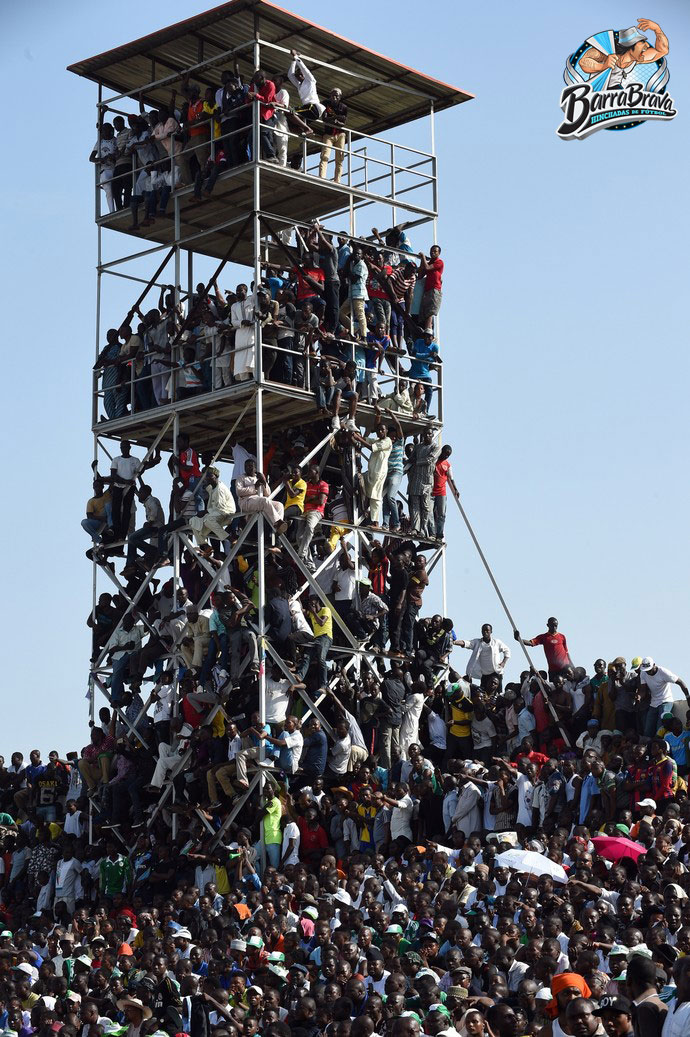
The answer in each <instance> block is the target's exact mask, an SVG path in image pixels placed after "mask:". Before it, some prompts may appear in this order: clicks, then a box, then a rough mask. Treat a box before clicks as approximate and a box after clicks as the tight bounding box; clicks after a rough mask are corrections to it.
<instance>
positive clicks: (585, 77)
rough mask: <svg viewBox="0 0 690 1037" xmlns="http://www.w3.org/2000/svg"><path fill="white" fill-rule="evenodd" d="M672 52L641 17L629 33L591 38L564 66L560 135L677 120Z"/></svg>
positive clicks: (607, 33)
mask: <svg viewBox="0 0 690 1037" xmlns="http://www.w3.org/2000/svg"><path fill="white" fill-rule="evenodd" d="M650 33H653V34H654V43H651V42H650V39H649V35H648V34H650ZM667 54H668V38H667V36H666V33H664V32H663V31H662V29H661V28H660V27H659V26H658V25H657V23H656V22H652V21H650V20H649V18H640V19H638V22H637V26H636V27H635V26H632V27H631V28H630V29H621V30H620V31H619V30H616V29H607V30H605V31H604V32H598V33H596V35H594V36H590V37H589V39H587V40H585V42H584V43H583V44H582V45H581V46H580V47H578V49H577V50H576V51H575V52H574V53H573V54H571V55H570V57H569V58H568V60H567V61H566V63H565V72H564V73H563V78H564V80H565V84H566V85H565V87H564V88H563V90H562V91H561V108H562V109H563V115H564V118H563V122H562V123H561V125H560V126H559V127H558V130H557V133H558V136H559V137H561V138H562V139H563V140H582V139H583V138H584V137H589V135H590V134H592V133H596V131H597V130H629V129H632V127H633V126H639V125H640V124H641V123H643V122H648V121H650V120H651V121H653V122H663V121H665V120H668V119H673V117H674V116H675V114H676V108H675V105H674V103H673V98H672V97H671V96H670V94H668V93H667V91H666V87H667V85H668V80H669V73H668V63H667V61H666V55H667Z"/></svg>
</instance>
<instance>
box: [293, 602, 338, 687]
mask: <svg viewBox="0 0 690 1037" xmlns="http://www.w3.org/2000/svg"><path fill="white" fill-rule="evenodd" d="M304 614H305V615H306V617H307V619H308V620H309V622H310V623H311V628H312V630H313V631H314V641H313V642H312V644H311V645H309V646H308V647H307V650H306V651H305V653H304V658H303V659H302V662H301V663H300V667H299V669H298V671H297V674H296V676H297V680H298V681H303V680H304V678H305V677H306V675H307V670H308V669H309V666H310V664H311V662H312V661H314V662H316V665H317V666H318V677H319V687H320V688H325V687H327V686H328V669H327V667H326V659H327V657H328V653H329V651H330V647H331V645H332V644H333V613H332V612H331V610H330V608H329V607H328V605H322V604H321V599H320V598H319V596H318V595H317V594H310V595H309V600H308V603H307V605H306V607H305V609H304Z"/></svg>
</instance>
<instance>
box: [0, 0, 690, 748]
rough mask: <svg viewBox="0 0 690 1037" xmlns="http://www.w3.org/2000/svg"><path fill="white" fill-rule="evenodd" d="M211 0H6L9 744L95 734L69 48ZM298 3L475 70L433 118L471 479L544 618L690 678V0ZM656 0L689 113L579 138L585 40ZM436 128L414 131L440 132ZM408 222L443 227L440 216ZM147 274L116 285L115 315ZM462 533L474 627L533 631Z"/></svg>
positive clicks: (109, 39) (577, 636)
mask: <svg viewBox="0 0 690 1037" xmlns="http://www.w3.org/2000/svg"><path fill="white" fill-rule="evenodd" d="M205 6H206V5H204V4H201V3H190V2H187V3H184V4H183V3H182V2H180V0H169V2H168V3H167V4H165V5H162V4H160V5H153V4H140V3H134V2H132V0H122V2H121V3H120V4H118V6H117V10H116V14H115V15H114V16H113V17H110V16H105V13H104V10H103V9H102V8H100V7H98V6H94V5H93V4H87V3H85V2H82V0H72V2H71V3H69V4H52V3H48V2H43V0H34V2H33V3H31V4H24V5H15V6H14V7H13V8H12V9H11V10H9V9H8V10H7V11H5V14H4V19H3V21H4V30H5V31H4V33H3V38H2V41H1V42H0V55H1V57H2V73H0V74H1V75H2V77H3V79H4V80H5V82H4V83H3V86H4V96H5V98H6V104H5V110H4V118H5V123H6V131H5V135H4V140H5V148H6V151H5V154H6V157H5V162H4V163H3V169H2V176H3V180H4V185H3V190H2V193H1V195H0V206H1V207H2V217H3V221H2V222H3V230H4V239H5V243H6V244H5V249H4V250H3V254H2V258H1V260H0V262H2V266H3V270H2V284H3V287H4V288H5V290H6V291H7V296H6V301H5V313H6V316H9V320H6V331H5V339H6V345H5V350H6V356H7V361H6V366H5V377H4V379H3V380H2V392H3V416H4V419H5V429H6V432H5V436H6V449H7V451H8V458H9V459H10V460H9V461H8V464H7V466H6V469H5V472H6V475H5V479H6V487H7V489H6V496H5V500H6V503H5V507H4V508H3V510H2V516H1V521H2V524H3V531H2V546H3V564H2V574H3V577H4V580H3V583H4V586H3V591H4V593H3V606H4V610H5V612H6V618H5V623H4V629H5V631H6V640H5V647H4V652H3V675H4V678H5V679H4V684H5V694H6V698H5V702H6V704H7V708H6V713H5V716H4V717H3V721H4V722H3V737H2V744H1V745H0V752H2V753H4V754H5V756H6V757H9V754H10V752H11V751H12V750H14V749H15V748H20V749H23V750H24V751H25V752H26V751H28V749H30V748H31V747H32V746H33V745H34V744H36V745H37V746H39V747H40V748H41V749H42V750H43V751H44V752H47V750H48V749H50V748H52V747H53V746H55V747H57V748H59V749H60V750H64V751H68V750H70V749H79V748H80V747H81V746H82V745H83V744H84V743H85V742H86V740H87V726H86V724H87V719H88V718H87V714H86V703H85V700H84V695H85V691H86V682H87V672H88V655H89V641H88V637H87V634H86V628H85V625H84V620H85V618H86V616H87V614H88V612H89V609H90V596H91V569H90V566H89V564H88V563H87V561H86V560H85V558H84V550H85V548H86V547H87V546H88V542H87V539H86V537H85V535H84V533H83V531H82V530H81V528H80V526H79V522H80V519H81V518H82V516H83V509H84V504H85V501H86V499H87V497H88V496H89V492H90V479H89V475H90V472H89V464H90V460H91V456H92V437H91V433H90V427H89V426H90V414H91V410H90V408H91V403H90V398H89V392H90V367H91V364H92V362H93V355H94V321H95V273H94V264H95V247H96V232H95V228H94V224H93V189H92V172H91V168H90V166H89V164H88V162H87V157H88V154H89V151H90V149H91V147H92V145H93V140H94V137H95V108H94V103H95V87H94V86H93V85H92V84H90V83H88V82H86V81H82V80H79V79H78V78H77V77H75V76H73V75H71V74H68V73H67V72H65V66H66V65H68V64H69V63H71V62H72V61H75V60H77V59H80V58H84V57H86V56H89V55H91V54H96V53H99V52H101V51H104V50H107V49H109V48H110V47H113V46H116V45H117V44H119V43H124V42H126V41H128V40H130V39H134V38H136V37H138V36H141V35H144V34H145V33H147V32H150V31H153V30H154V29H156V28H159V27H162V26H163V25H166V24H170V23H172V22H174V21H177V20H179V19H181V18H184V17H187V16H189V15H192V14H194V13H195V12H198V11H201V10H204V9H205ZM288 7H289V8H290V9H291V10H293V11H295V12H296V13H299V14H302V15H304V16H305V17H308V18H313V19H314V20H315V21H317V22H320V23H322V24H326V25H328V26H329V27H330V28H332V29H334V30H335V31H337V32H340V33H342V34H343V35H346V36H349V37H351V38H353V39H355V40H357V41H360V42H362V43H363V44H365V45H367V46H370V47H372V48H373V49H375V50H379V51H382V52H384V53H388V54H390V55H392V56H394V57H396V58H397V59H398V60H400V61H403V62H404V63H406V64H410V65H412V66H414V67H416V68H418V69H421V70H423V71H426V72H428V73H430V74H432V75H436V76H437V77H438V78H440V79H442V80H445V81H446V82H450V83H454V84H457V85H459V86H461V87H463V88H465V89H467V90H469V91H471V92H473V93H474V94H476V99H475V100H473V101H471V102H469V103H468V104H465V105H462V106H461V107H460V108H457V109H454V110H452V111H450V112H446V113H443V114H441V115H440V116H439V118H438V120H437V151H438V155H439V175H440V181H441V191H440V207H441V222H440V229H439V240H440V242H441V244H442V245H443V253H444V259H445V262H446V277H445V303H444V310H443V313H442V321H443V324H442V329H443V342H442V349H443V355H444V358H445V361H446V363H445V368H444V376H445V381H446V386H447V389H446V414H447V416H448V421H447V427H446V433H445V438H446V440H447V441H448V442H450V443H452V445H453V448H454V454H453V462H454V469H455V475H456V480H457V482H458V484H459V486H460V488H461V492H462V495H463V498H464V501H465V505H466V507H467V509H468V511H469V513H470V516H471V518H472V520H473V522H474V524H475V527H476V529H477V532H478V535H479V538H480V540H481V542H482V544H483V546H484V549H485V551H486V553H487V555H488V557H489V559H490V561H491V563H492V565H493V566H494V569H495V571H496V574H497V577H498V580H499V583H500V584H501V586H502V589H503V591H504V594H505V596H506V598H507V599H508V602H509V604H510V606H511V609H512V611H513V613H514V614H515V616H516V619H517V621H518V623H519V625H520V628H521V630H522V631H523V632H524V634H525V636H533V635H535V634H537V633H539V632H541V631H542V630H543V629H545V620H546V617H547V616H549V615H552V614H555V615H557V616H558V617H559V619H560V622H561V630H562V631H563V632H564V633H565V634H566V635H567V637H568V641H569V644H570V647H571V653H572V655H573V658H574V659H575V661H576V662H578V663H581V664H582V665H585V666H587V667H588V668H590V670H591V664H592V662H593V660H594V659H595V658H596V657H597V656H600V655H601V656H604V657H606V658H608V659H612V658H613V657H615V656H617V655H624V656H625V657H626V658H627V659H628V660H630V659H631V657H632V656H633V655H637V654H647V653H648V654H651V655H653V656H654V658H655V659H657V661H659V662H660V663H662V664H663V665H666V666H668V667H670V668H671V669H674V670H675V671H676V672H677V673H679V674H680V675H681V676H684V678H685V680H686V681H687V680H688V679H689V678H690V648H689V647H688V641H687V638H686V628H687V623H688V617H689V615H690V610H689V609H688V605H689V601H688V597H689V592H688V546H687V545H688V537H687V513H688V507H689V506H690V496H689V493H688V479H687V444H688V436H687V430H686V410H687V408H686V394H687V386H688V360H687V355H688V354H687V323H688V322H687V283H688V264H687V242H688V239H689V238H690V233H689V232H690V226H689V224H690V215H689V210H688V205H687V184H688V182H689V180H690V169H689V145H688V140H689V139H690V138H689V137H688V132H687V119H688V115H689V113H690V90H689V89H688V86H689V78H690V70H689V69H688V64H687V55H688V53H690V46H689V45H690V12H689V11H688V9H687V7H686V6H685V5H682V4H680V3H679V2H677V0H676V2H669V0H657V3H656V4H655V6H654V8H653V9H652V8H650V9H643V8H640V9H638V8H636V7H634V6H632V5H630V4H628V3H619V2H610V3H601V2H597V3H594V2H593V0H588V2H587V0H580V2H579V3H577V4H569V5H566V4H547V3H543V2H542V3H537V2H534V0H525V2H523V3H522V4H515V3H512V2H506V0H494V3H492V4H491V5H486V4H467V3H461V4H451V3H448V2H444V3H436V4H434V5H433V7H431V8H428V10H430V11H432V12H433V18H431V19H429V18H428V17H426V16H425V13H424V9H422V8H420V6H419V4H416V3H412V2H407V0H399V2H398V3H396V4H395V6H394V7H393V6H391V5H388V4H386V5H380V6H379V7H372V5H371V4H370V3H368V2H365V0H350V3H348V4H347V5H327V6H325V7H324V5H323V4H317V3H315V2H313V0H308V2H307V0H304V2H298V0H294V2H292V3H291V4H288ZM393 13H394V15H395V17H392V14H393ZM640 16H644V17H647V18H651V19H654V20H655V21H657V22H659V23H660V24H661V26H662V28H663V29H664V31H665V32H666V33H667V35H668V37H669V41H670V53H669V67H670V71H671V82H670V87H669V89H670V92H671V94H672V96H673V97H674V98H675V101H676V105H677V107H678V111H679V114H678V116H677V118H676V119H675V121H674V122H672V123H669V124H667V125H646V126H642V127H640V128H638V129H636V130H633V131H631V132H626V133H607V132H600V133H597V134H595V135H594V136H593V137H592V138H590V139H588V140H586V141H584V142H574V141H573V142H563V141H559V140H558V139H557V138H556V132H555V131H556V127H557V125H558V122H559V116H560V109H559V107H558V99H559V94H560V90H561V86H562V71H563V65H564V61H565V58H566V56H567V54H568V53H570V52H571V51H572V50H573V49H575V47H576V46H577V45H578V44H579V43H580V42H581V41H582V40H583V39H584V38H586V37H587V36H590V35H591V34H593V33H594V32H597V31H600V30H602V29H608V28H617V29H622V28H625V27H627V26H629V25H631V24H635V23H636V20H637V18H638V17H640ZM683 55H686V59H685V61H684V60H683ZM132 110H134V105H132ZM426 132H427V131H426V127H420V128H419V136H417V134H416V133H413V134H412V135H410V131H408V132H407V134H404V135H403V137H401V138H400V139H407V140H412V139H413V137H415V138H416V139H419V140H420V141H421V145H420V146H422V147H425V146H426V143H427V139H428V138H427V135H426ZM414 244H415V246H416V247H418V248H422V247H427V246H428V244H429V240H428V239H427V236H426V235H425V234H424V232H418V233H417V234H416V235H415V237H414ZM113 247H114V246H113ZM128 293H129V288H128V287H125V282H117V283H116V286H115V287H113V288H112V294H111V296H109V298H108V299H107V300H106V307H105V308H106V311H108V308H110V311H111V312H112V314H113V316H112V318H110V319H109V313H108V312H105V313H104V327H108V326H109V324H110V323H111V320H112V321H115V319H116V316H115V315H116V314H118V315H119V314H121V312H122V310H123V309H124V310H126V309H127V305H128V301H129V294H128ZM10 461H11V463H10ZM152 481H153V482H154V486H155V485H156V481H155V480H152ZM159 486H160V488H161V490H163V487H164V481H163V479H162V477H161V480H160V482H159ZM166 496H167V491H166ZM18 518H19V521H17V519H18ZM449 534H450V541H451V547H450V550H449V553H448V575H449V592H448V612H449V614H450V615H451V616H452V618H453V619H454V621H455V625H456V628H457V629H458V631H459V632H460V634H461V636H464V637H472V636H475V635H478V633H479V629H480V626H481V624H482V623H483V622H486V621H491V622H493V625H494V630H495V633H496V634H497V635H498V636H499V637H502V638H504V639H505V640H507V641H508V642H509V643H510V644H511V645H514V642H512V637H511V632H510V629H509V626H508V623H507V621H506V620H505V619H504V617H503V615H502V613H501V610H500V606H499V604H498V602H497V601H496V599H495V596H494V594H493V591H492V589H491V587H490V585H489V583H488V581H487V579H486V577H485V576H484V573H483V570H482V569H481V566H480V563H479V560H478V559H477V557H476V554H475V552H474V549H473V547H472V544H471V542H470V540H469V538H468V536H467V534H466V532H465V531H464V528H463V527H462V526H461V523H460V520H459V518H458V517H457V516H454V517H452V519H451V521H450V524H449ZM515 647H516V646H515ZM461 651H462V650H460V649H458V653H461ZM537 658H538V655H537ZM514 661H515V665H512V666H511V670H510V671H509V672H510V673H512V674H515V675H516V674H517V673H518V672H519V669H521V668H522V663H521V662H519V661H518V657H517V655H514ZM458 662H459V664H460V665H462V663H463V662H464V657H463V656H462V655H461V657H460V659H459V660H458Z"/></svg>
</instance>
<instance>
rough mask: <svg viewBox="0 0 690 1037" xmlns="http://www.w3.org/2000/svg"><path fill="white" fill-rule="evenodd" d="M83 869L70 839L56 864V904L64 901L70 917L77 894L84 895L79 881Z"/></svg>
mask: <svg viewBox="0 0 690 1037" xmlns="http://www.w3.org/2000/svg"><path fill="white" fill-rule="evenodd" d="M81 869H82V865H81V861H78V860H77V859H76V857H75V856H74V848H73V846H72V841H71V840H70V841H69V842H68V843H67V845H66V846H65V849H64V852H63V854H62V857H61V859H60V860H59V861H58V862H57V864H56V865H55V904H54V906H55V908H57V905H58V904H60V903H63V904H64V905H65V907H66V909H67V914H68V915H69V916H70V917H71V916H72V915H73V914H74V911H75V902H76V899H77V896H78V895H79V896H81V895H82V889H81V882H79V883H78V880H79V875H80V874H81ZM77 883H78V887H77Z"/></svg>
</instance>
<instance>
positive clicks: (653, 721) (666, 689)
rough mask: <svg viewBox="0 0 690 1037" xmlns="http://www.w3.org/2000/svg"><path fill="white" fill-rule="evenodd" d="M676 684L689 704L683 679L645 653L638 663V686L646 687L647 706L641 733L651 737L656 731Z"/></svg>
mask: <svg viewBox="0 0 690 1037" xmlns="http://www.w3.org/2000/svg"><path fill="white" fill-rule="evenodd" d="M674 684H677V685H678V687H679V688H680V690H681V691H682V692H683V695H684V696H685V701H686V702H687V703H688V704H689V705H690V692H688V688H687V685H686V683H685V681H682V680H681V679H680V677H679V676H678V675H677V674H676V673H673V672H672V671H671V670H667V669H665V668H664V667H663V666H658V665H657V664H656V663H655V662H654V660H653V659H652V658H650V656H648V655H645V657H644V658H643V660H642V662H641V663H640V688H641V689H642V690H645V689H647V692H648V694H649V706H648V707H647V712H646V714H645V718H644V730H643V734H644V735H646V737H647V738H652V737H653V736H654V735H655V734H656V733H657V731H658V729H659V726H660V723H661V718H662V716H663V715H664V713H666V712H668V708H669V704H670V703H672V702H673V700H674V694H673V685H674Z"/></svg>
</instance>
